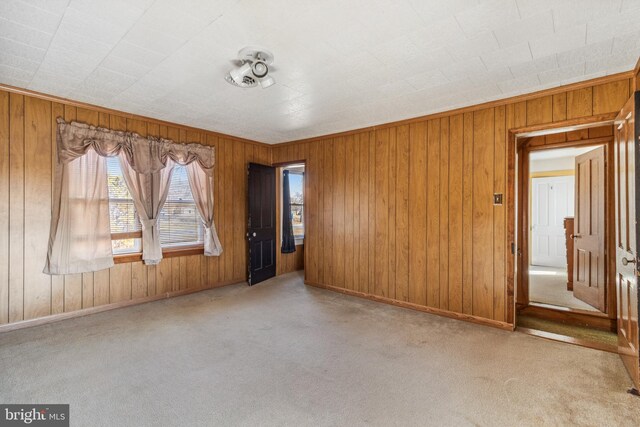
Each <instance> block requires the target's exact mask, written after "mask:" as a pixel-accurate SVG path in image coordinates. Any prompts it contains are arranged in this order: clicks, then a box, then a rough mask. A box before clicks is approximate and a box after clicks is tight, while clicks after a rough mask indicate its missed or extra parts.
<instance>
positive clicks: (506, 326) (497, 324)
mask: <svg viewBox="0 0 640 427" xmlns="http://www.w3.org/2000/svg"><path fill="white" fill-rule="evenodd" d="M304 283H305V284H306V285H310V286H314V287H316V288H322V289H327V290H330V291H335V292H340V293H343V294H346V295H351V296H354V297H359V298H365V299H368V300H371V301H376V302H382V303H385V304H391V305H395V306H397V307H402V308H408V309H411V310H417V311H422V312H425V313H429V314H436V315H438V316H443V317H449V318H451V319H456V320H464V321H465V322H471V323H476V324H479V325H484V326H491V327H493V328H498V329H503V330H506V331H513V329H514V326H513V325H512V324H510V323H507V322H501V321H499V320H492V319H486V318H484V317H479V316H474V315H472V314H463V313H456V312H453V311H449V310H442V309H440V308H433V307H427V306H424V305H420V304H414V303H411V302H406V301H398V300H395V299H391V298H386V297H380V296H377V295H371V294H367V293H364V292H358V291H352V290H350V289H344V288H340V287H337V286H331V285H323V284H320V283H315V282H311V281H308V280H305V281H304Z"/></svg>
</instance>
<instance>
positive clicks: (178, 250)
mask: <svg viewBox="0 0 640 427" xmlns="http://www.w3.org/2000/svg"><path fill="white" fill-rule="evenodd" d="M107 176H108V175H107ZM125 185H126V184H125ZM111 200H112V199H111V198H109V203H111ZM134 209H135V206H134ZM138 221H139V219H138ZM122 239H141V240H142V230H137V231H128V232H121V233H111V240H112V241H113V240H122ZM142 251H143V243H142V241H141V242H140V251H139V252H125V253H118V254H115V253H114V254H113V262H114V264H125V263H131V262H137V261H142ZM203 254H204V241H203V242H202V243H197V244H183V245H171V246H162V257H163V258H172V257H176V256H189V255H203Z"/></svg>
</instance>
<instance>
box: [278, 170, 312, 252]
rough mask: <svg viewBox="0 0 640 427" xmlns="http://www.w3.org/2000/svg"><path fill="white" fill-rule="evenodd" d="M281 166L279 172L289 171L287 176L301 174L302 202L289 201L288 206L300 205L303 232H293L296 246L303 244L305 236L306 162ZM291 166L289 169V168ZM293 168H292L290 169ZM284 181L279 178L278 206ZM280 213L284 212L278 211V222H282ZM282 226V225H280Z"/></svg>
mask: <svg viewBox="0 0 640 427" xmlns="http://www.w3.org/2000/svg"><path fill="white" fill-rule="evenodd" d="M280 167H281V168H282V170H281V172H280V173H281V174H282V173H283V172H284V171H285V170H286V171H289V177H291V175H300V176H302V203H290V206H301V207H302V229H303V231H304V232H303V234H302V235H300V234H298V235H296V234H295V233H294V235H293V237H294V239H295V242H296V243H295V244H296V246H300V245H304V239H305V236H306V223H307V221H306V214H305V212H306V211H305V207H304V206H305V203H304V202H305V191H304V190H305V169H306V164H305V163H304V162H295V163H291V164H287V165H284V166H280ZM289 168H291V169H289ZM295 168H302V171H298V170H295ZM292 169H293V170H292ZM283 185H284V181H283V180H282V179H281V180H280V201H279V204H280V206H282V200H283V195H284V188H283ZM289 191H291V182H289ZM289 197H291V195H289ZM289 214H291V212H289ZM282 215H284V212H280V218H279V222H280V224H282ZM280 228H282V226H281V227H280ZM280 244H282V230H280Z"/></svg>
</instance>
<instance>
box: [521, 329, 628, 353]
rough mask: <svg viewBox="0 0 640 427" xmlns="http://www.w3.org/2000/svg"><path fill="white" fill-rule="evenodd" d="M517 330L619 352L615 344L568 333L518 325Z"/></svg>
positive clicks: (535, 335) (610, 351)
mask: <svg viewBox="0 0 640 427" xmlns="http://www.w3.org/2000/svg"><path fill="white" fill-rule="evenodd" d="M516 331H518V332H522V333H525V334H527V335H533V336H534V337H540V338H544V339H547V340H552V341H560V342H564V343H568V344H573V345H579V346H580V347H587V348H593V349H595V350H602V351H608V352H609V353H616V354H617V353H618V347H616V346H613V345H607V344H602V343H599V342H594V341H588V340H583V339H580V338H574V337H568V336H566V335H561V334H555V333H553V332H547V331H539V330H537V329H530V328H523V327H520V326H518V327H517V328H516Z"/></svg>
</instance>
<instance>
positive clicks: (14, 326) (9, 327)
mask: <svg viewBox="0 0 640 427" xmlns="http://www.w3.org/2000/svg"><path fill="white" fill-rule="evenodd" d="M243 282H246V280H245V279H235V280H228V281H225V282H218V283H214V284H213V285H209V286H205V287H200V288H192V289H182V290H180V291H172V292H164V293H161V294H158V295H153V296H148V297H143V298H136V299H132V300H126V301H120V302H115V303H111V304H105V305H100V306H98V307H89V308H83V309H81V310H76V311H70V312H68V313H60V314H52V315H50V316H45V317H38V318H36V319H29V320H21V321H19V322H14V323H7V324H4V325H0V333H3V332H9V331H15V330H18V329H23V328H31V327H34V326H40V325H46V324H49V323H55V322H59V321H61V320H66V319H73V318H74V317H82V316H89V315H91V314H96V313H102V312H103V311H109V310H115V309H117V308H122V307H129V306H132V305H138V304H145V303H148V302H153V301H158V300H161V299H167V298H174V297H178V296H182V295H188V294H193V293H195V292H202V291H206V290H209V289H214V288H220V287H223V286H228V285H235V284H237V283H243Z"/></svg>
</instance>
